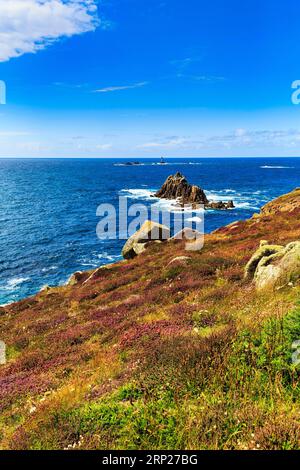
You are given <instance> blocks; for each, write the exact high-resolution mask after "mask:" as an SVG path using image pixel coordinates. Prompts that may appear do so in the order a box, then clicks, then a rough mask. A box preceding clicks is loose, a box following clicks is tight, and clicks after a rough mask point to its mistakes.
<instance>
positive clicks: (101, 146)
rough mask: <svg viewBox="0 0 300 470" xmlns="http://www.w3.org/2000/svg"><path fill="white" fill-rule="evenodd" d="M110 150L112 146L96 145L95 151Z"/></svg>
mask: <svg viewBox="0 0 300 470" xmlns="http://www.w3.org/2000/svg"><path fill="white" fill-rule="evenodd" d="M111 148H112V144H98V145H96V149H98V150H110V149H111Z"/></svg>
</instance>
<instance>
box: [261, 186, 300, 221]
mask: <svg viewBox="0 0 300 470" xmlns="http://www.w3.org/2000/svg"><path fill="white" fill-rule="evenodd" d="M299 208H300V188H296V189H295V190H294V191H292V192H291V193H288V194H284V195H283V196H280V197H278V198H277V199H275V200H274V201H271V202H268V204H266V205H265V206H263V207H262V208H261V211H260V215H263V216H269V215H273V214H277V213H278V212H293V211H294V210H295V209H299Z"/></svg>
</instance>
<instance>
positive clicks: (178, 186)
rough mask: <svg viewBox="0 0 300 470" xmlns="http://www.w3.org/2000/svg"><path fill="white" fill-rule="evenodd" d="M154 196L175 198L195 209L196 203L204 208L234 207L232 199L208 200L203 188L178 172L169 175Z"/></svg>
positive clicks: (221, 208) (225, 208) (220, 208)
mask: <svg viewBox="0 0 300 470" xmlns="http://www.w3.org/2000/svg"><path fill="white" fill-rule="evenodd" d="M154 196H155V197H159V198H162V199H177V200H179V202H180V204H181V205H184V204H192V207H193V208H195V209H196V208H197V204H202V205H204V206H205V208H206V209H217V210H227V209H233V208H234V204H233V201H228V202H222V201H219V202H215V201H209V200H208V199H207V197H206V194H205V192H204V191H203V189H201V188H199V186H195V185H191V184H189V183H188V181H187V179H186V178H185V176H183V175H182V174H181V173H179V172H177V173H176V174H175V175H170V176H169V177H168V178H167V179H166V181H165V182H164V184H163V185H162V187H161V188H160V190H159V191H157V193H156V194H155V195H154Z"/></svg>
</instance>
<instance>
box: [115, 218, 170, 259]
mask: <svg viewBox="0 0 300 470" xmlns="http://www.w3.org/2000/svg"><path fill="white" fill-rule="evenodd" d="M168 238H170V230H169V229H168V227H166V226H165V225H161V224H158V223H156V222H152V221H151V220H146V222H145V223H144V224H143V225H142V227H141V228H140V230H138V231H137V232H136V233H134V234H133V235H132V236H131V237H130V238H129V239H128V240H127V242H126V243H125V245H124V247H123V250H122V255H123V257H124V258H125V259H132V258H134V257H135V256H137V255H139V254H141V253H143V252H144V251H145V250H146V248H147V246H149V244H150V243H155V242H162V241H165V240H168Z"/></svg>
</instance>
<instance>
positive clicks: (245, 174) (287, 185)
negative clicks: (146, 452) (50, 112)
mask: <svg viewBox="0 0 300 470" xmlns="http://www.w3.org/2000/svg"><path fill="white" fill-rule="evenodd" d="M140 162H141V163H142V165H140V166H124V165H123V164H124V160H117V159H115V160H112V159H0V201H1V206H0V227H1V231H0V304H6V303H9V302H12V301H16V300H19V299H21V298H24V297H27V296H29V295H32V294H34V293H36V292H37V291H39V290H40V288H41V287H43V286H44V285H60V284H63V283H64V282H66V281H67V279H68V277H69V276H70V275H71V274H72V273H73V272H74V271H77V270H89V269H92V268H96V267H97V266H100V265H102V264H107V263H110V262H114V261H116V260H118V259H121V256H120V252H121V249H122V246H123V244H124V241H122V240H99V239H98V238H97V235H96V226H97V223H98V222H99V217H97V216H96V209H97V207H98V205H100V204H102V203H112V204H115V205H118V197H119V195H123V196H127V197H128V201H129V202H145V203H146V204H150V203H153V198H151V197H150V194H151V192H152V191H154V190H156V189H158V188H159V187H160V186H161V185H162V183H163V182H164V181H165V179H166V178H167V176H169V175H170V174H173V173H175V172H176V171H180V172H182V173H183V174H184V175H185V176H186V177H187V178H188V180H189V181H190V182H191V183H193V184H197V185H199V186H201V187H202V188H204V190H205V191H206V193H207V195H208V197H209V199H216V200H223V201H224V200H228V199H233V200H234V203H235V205H236V208H235V209H233V210H230V211H207V212H206V214H205V231H206V232H210V231H212V230H214V229H216V228H217V227H220V226H222V225H225V224H228V223H230V222H232V221H234V220H237V219H245V218H248V217H251V216H252V214H253V213H254V212H257V211H258V210H259V208H260V207H261V206H262V205H263V204H265V203H266V202H267V201H269V200H271V199H273V198H274V197H277V196H279V195H280V194H283V193H286V192H288V191H290V190H292V189H294V188H295V187H297V186H300V159H297V158H276V159H275V158H259V159H258V158H253V159H246V158H232V159H227V158H226V159H214V158H209V159H168V160H167V164H166V165H158V164H157V162H158V160H149V159H147V160H140Z"/></svg>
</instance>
